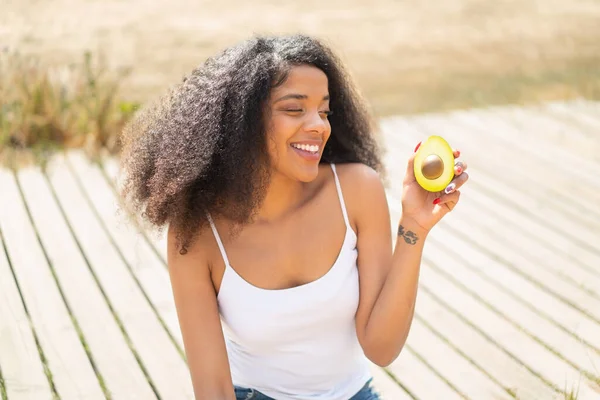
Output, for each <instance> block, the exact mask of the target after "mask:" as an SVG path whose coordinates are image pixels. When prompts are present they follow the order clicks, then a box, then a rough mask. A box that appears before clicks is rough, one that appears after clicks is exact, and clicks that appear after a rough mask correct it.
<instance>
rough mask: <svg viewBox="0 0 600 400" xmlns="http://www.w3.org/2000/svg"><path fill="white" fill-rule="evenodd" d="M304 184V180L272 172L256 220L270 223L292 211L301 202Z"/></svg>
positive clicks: (304, 188) (304, 189)
mask: <svg viewBox="0 0 600 400" xmlns="http://www.w3.org/2000/svg"><path fill="white" fill-rule="evenodd" d="M306 186H307V184H306V183H304V182H299V181H294V180H291V179H289V178H287V177H285V176H283V175H281V174H278V173H274V174H273V175H272V176H271V181H270V183H269V186H268V187H267V192H266V194H265V198H264V200H263V202H262V204H261V207H260V209H259V210H258V216H257V220H256V222H258V223H270V222H273V221H276V220H278V219H280V218H283V217H285V216H286V215H288V214H289V213H290V212H293V211H294V210H295V209H297V208H298V207H299V206H300V205H301V204H302V202H303V198H304V193H305V191H306Z"/></svg>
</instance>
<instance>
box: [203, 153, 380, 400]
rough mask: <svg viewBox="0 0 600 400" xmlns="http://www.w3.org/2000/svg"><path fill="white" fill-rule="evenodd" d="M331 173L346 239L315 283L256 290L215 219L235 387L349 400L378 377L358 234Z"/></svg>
mask: <svg viewBox="0 0 600 400" xmlns="http://www.w3.org/2000/svg"><path fill="white" fill-rule="evenodd" d="M331 168H332V170H333V174H334V177H335V184H336V187H337V192H338V197H339V200H340V204H341V208H342V213H343V215H344V221H345V224H346V234H345V237H344V242H343V244H342V247H341V249H340V252H339V254H338V257H337V259H336V261H335V262H334V264H333V265H332V267H331V269H330V270H329V271H328V272H327V273H326V274H325V275H324V276H322V277H321V278H319V279H317V280H315V281H312V282H309V283H307V284H304V285H301V286H297V287H293V288H289V289H278V290H268V289H261V288H258V287H256V286H253V285H251V284H250V283H248V282H247V281H245V280H244V279H243V278H242V277H241V276H240V275H238V274H237V273H236V272H235V270H234V269H233V268H232V266H231V265H230V264H229V260H228V258H227V254H226V252H225V248H224V247H223V243H222V241H221V239H220V237H219V234H218V232H217V229H216V227H215V224H214V223H213V220H212V219H211V217H210V215H209V216H208V220H209V222H210V225H211V228H212V230H213V233H214V235H215V238H216V239H217V243H218V245H219V249H220V251H221V255H222V256H223V260H224V261H225V273H224V275H223V280H222V283H221V288H220V291H219V295H218V298H217V300H218V305H219V311H220V314H221V320H222V323H223V332H224V335H225V341H226V345H227V353H228V357H229V365H230V368H231V374H232V379H233V384H234V385H238V386H241V387H245V388H253V389H255V390H258V391H260V392H262V393H264V394H266V395H267V396H269V397H272V398H274V399H277V400H288V399H289V400H309V399H310V400H348V399H349V398H351V397H352V396H353V395H354V394H355V393H356V392H358V391H359V390H360V389H361V388H362V387H363V386H364V385H365V383H366V382H367V380H368V379H369V378H370V377H371V375H370V371H369V364H368V361H367V358H366V357H365V355H364V353H363V351H362V348H361V346H360V344H359V342H358V338H357V336H356V328H355V314H356V309H357V307H358V301H359V285H358V270H357V264H356V261H357V250H356V243H357V237H356V233H355V232H354V230H353V229H352V227H351V226H350V223H349V220H348V214H347V212H346V206H345V204H344V198H343V196H342V190H341V187H340V182H339V179H338V176H337V172H336V169H335V165H334V164H331Z"/></svg>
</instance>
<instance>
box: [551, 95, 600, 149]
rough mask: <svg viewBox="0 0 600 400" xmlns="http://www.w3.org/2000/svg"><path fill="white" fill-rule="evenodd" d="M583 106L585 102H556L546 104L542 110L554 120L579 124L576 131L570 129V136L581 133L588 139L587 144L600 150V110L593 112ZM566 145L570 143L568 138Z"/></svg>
mask: <svg viewBox="0 0 600 400" xmlns="http://www.w3.org/2000/svg"><path fill="white" fill-rule="evenodd" d="M582 106H584V103H583V102H575V101H574V102H569V103H559V102H554V103H547V104H544V105H543V106H542V108H541V110H540V112H542V113H544V114H545V115H547V116H548V118H552V119H553V120H554V121H556V120H559V121H564V123H565V124H569V123H575V124H577V125H578V127H579V129H577V130H576V131H575V132H571V131H569V135H568V137H571V138H572V137H573V136H575V135H577V134H579V135H581V136H582V137H583V138H584V139H586V141H585V144H586V145H587V146H591V148H592V149H593V150H595V151H600V140H598V136H597V131H598V129H600V112H597V111H596V112H594V113H592V112H590V110H588V109H586V108H584V107H582ZM563 126H564V125H563ZM565 136H566V135H565ZM564 145H567V146H568V145H569V142H568V140H567V141H566V143H564Z"/></svg>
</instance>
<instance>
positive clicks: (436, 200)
mask: <svg viewBox="0 0 600 400" xmlns="http://www.w3.org/2000/svg"><path fill="white" fill-rule="evenodd" d="M440 201H442V199H440V198H439V197H438V198H437V199H435V200H434V201H433V204H439V203H440Z"/></svg>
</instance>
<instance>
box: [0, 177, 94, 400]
mask: <svg viewBox="0 0 600 400" xmlns="http://www.w3.org/2000/svg"><path fill="white" fill-rule="evenodd" d="M0 187H1V188H2V196H0V229H2V232H3V236H4V242H5V243H6V247H7V251H8V254H9V257H10V259H11V262H12V266H13V270H14V272H15V275H16V277H17V279H18V281H19V286H20V288H21V293H22V295H23V298H24V301H25V304H26V306H27V310H28V312H29V315H30V317H31V321H32V323H33V326H34V329H35V332H36V334H37V336H38V338H39V342H40V345H41V348H42V349H43V352H44V355H45V357H46V359H47V363H48V367H49V369H50V371H51V372H52V379H53V382H54V385H55V387H56V390H57V392H58V394H59V396H60V397H61V398H62V399H101V398H104V395H103V393H102V390H101V388H100V385H99V382H98V379H97V377H96V374H95V373H94V370H93V368H92V365H91V363H90V360H89V359H88V357H87V355H86V353H85V351H84V349H83V346H82V344H81V341H80V340H79V337H78V334H77V331H76V330H75V327H74V326H73V323H72V321H71V317H70V315H69V312H68V310H67V308H66V306H65V303H64V301H63V299H62V297H61V294H60V292H59V289H58V287H57V286H56V281H55V280H54V278H53V276H52V272H51V270H50V266H49V265H48V263H47V261H46V258H45V256H44V253H43V251H42V248H41V247H40V245H39V242H38V239H37V237H36V234H35V230H34V228H33V226H32V225H31V223H30V219H29V216H28V215H27V211H26V209H25V206H24V204H23V202H22V199H21V196H20V194H19V189H18V187H17V183H16V181H15V177H14V176H13V175H12V174H11V173H9V172H7V171H6V170H2V171H0Z"/></svg>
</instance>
